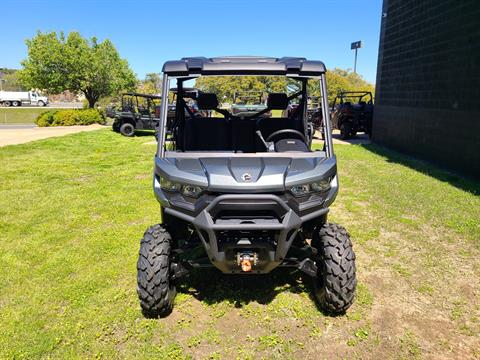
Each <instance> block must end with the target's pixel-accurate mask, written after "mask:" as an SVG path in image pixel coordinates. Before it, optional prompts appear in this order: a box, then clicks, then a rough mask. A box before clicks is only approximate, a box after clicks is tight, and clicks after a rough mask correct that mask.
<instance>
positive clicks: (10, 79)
mask: <svg viewBox="0 0 480 360" xmlns="http://www.w3.org/2000/svg"><path fill="white" fill-rule="evenodd" d="M0 73H1V74H3V75H1V76H0V79H1V82H2V87H1V88H2V90H4V91H26V89H25V88H24V87H23V86H22V84H21V83H20V80H19V78H18V70H16V69H7V68H0Z"/></svg>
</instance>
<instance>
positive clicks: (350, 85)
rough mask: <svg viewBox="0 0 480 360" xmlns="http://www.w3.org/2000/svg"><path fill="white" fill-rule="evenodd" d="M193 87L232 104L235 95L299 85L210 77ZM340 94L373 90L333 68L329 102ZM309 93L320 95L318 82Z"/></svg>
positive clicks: (293, 88) (261, 78) (281, 79)
mask: <svg viewBox="0 0 480 360" xmlns="http://www.w3.org/2000/svg"><path fill="white" fill-rule="evenodd" d="M195 87H197V88H199V89H200V90H202V91H205V92H213V93H215V94H217V97H218V98H219V100H220V101H224V102H232V101H233V94H234V93H235V91H265V92H287V93H292V92H294V91H296V90H297V89H298V88H299V84H298V81H296V80H294V79H290V78H286V77H283V76H209V77H200V78H197V79H196V81H195ZM342 90H350V91H355V90H356V91H364V90H365V91H371V92H372V94H373V93H374V92H375V86H374V85H373V84H370V83H369V82H367V81H366V80H365V79H363V78H362V76H360V75H358V74H354V73H353V72H351V71H350V70H343V69H338V68H335V69H333V70H331V71H328V72H327V91H328V101H329V103H332V102H333V99H334V98H335V96H336V95H337V94H338V92H340V91H342ZM308 92H309V95H311V96H319V95H320V84H319V82H318V81H310V82H309V86H308Z"/></svg>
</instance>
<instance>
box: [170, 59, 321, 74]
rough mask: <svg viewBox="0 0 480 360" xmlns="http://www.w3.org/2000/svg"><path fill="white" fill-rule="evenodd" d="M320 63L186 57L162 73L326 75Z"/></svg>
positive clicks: (297, 60)
mask: <svg viewBox="0 0 480 360" xmlns="http://www.w3.org/2000/svg"><path fill="white" fill-rule="evenodd" d="M325 71H326V69H325V65H324V64H323V62H321V61H316V60H307V59H305V58H299V57H282V58H273V57H261V56H224V57H215V58H206V57H187V58H182V59H181V60H172V61H167V62H166V63H165V64H164V65H163V72H164V73H166V74H167V75H170V76H189V75H288V76H290V75H298V76H318V75H321V74H323V73H325Z"/></svg>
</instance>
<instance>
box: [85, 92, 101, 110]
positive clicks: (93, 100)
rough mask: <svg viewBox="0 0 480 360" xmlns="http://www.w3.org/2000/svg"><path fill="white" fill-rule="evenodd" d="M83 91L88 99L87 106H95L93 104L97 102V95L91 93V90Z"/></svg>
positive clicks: (91, 107)
mask: <svg viewBox="0 0 480 360" xmlns="http://www.w3.org/2000/svg"><path fill="white" fill-rule="evenodd" d="M83 93H84V94H85V98H86V99H87V101H88V107H89V108H90V109H93V108H95V104H96V103H97V101H98V96H95V95H94V94H93V91H90V90H85V91H83Z"/></svg>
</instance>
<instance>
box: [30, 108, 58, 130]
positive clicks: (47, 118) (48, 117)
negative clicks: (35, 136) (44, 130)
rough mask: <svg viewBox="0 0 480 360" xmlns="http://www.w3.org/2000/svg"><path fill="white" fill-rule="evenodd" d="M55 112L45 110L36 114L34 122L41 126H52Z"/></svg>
mask: <svg viewBox="0 0 480 360" xmlns="http://www.w3.org/2000/svg"><path fill="white" fill-rule="evenodd" d="M56 112H57V110H49V111H45V112H44V113H41V114H40V115H38V117H37V119H36V120H35V124H37V125H38V126H41V127H45V126H52V124H53V115H54V114H55V113H56Z"/></svg>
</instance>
